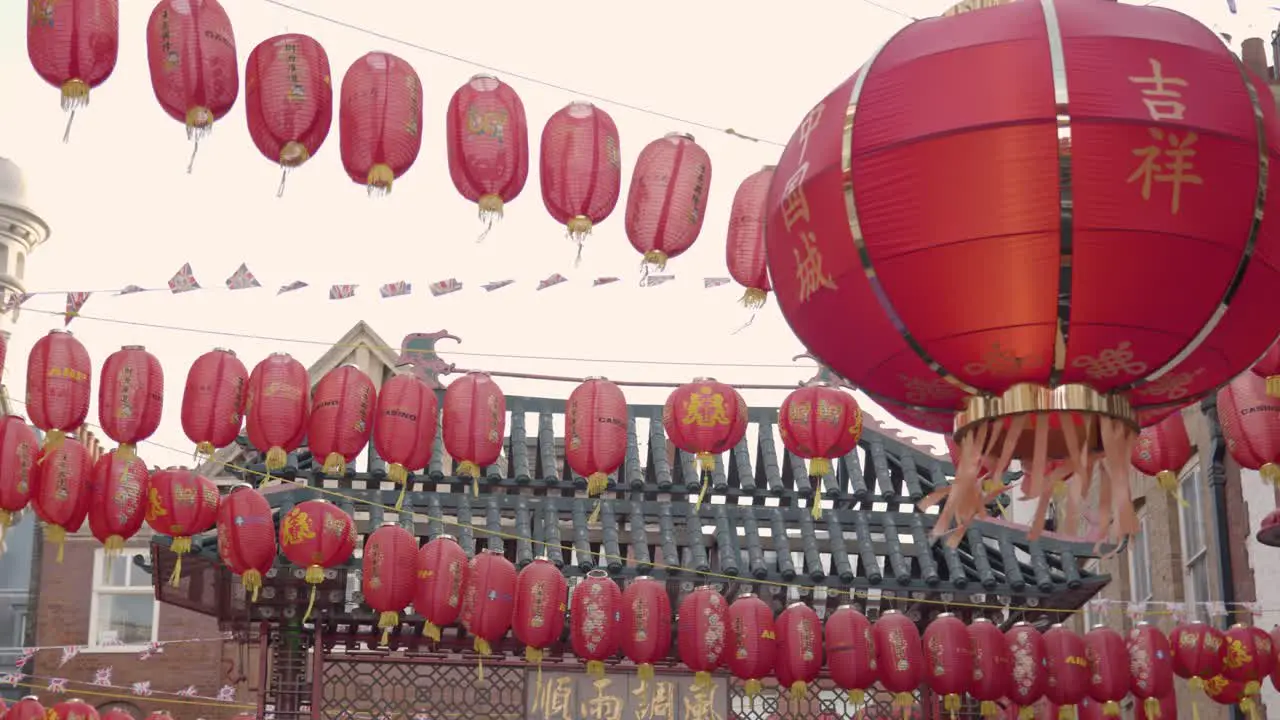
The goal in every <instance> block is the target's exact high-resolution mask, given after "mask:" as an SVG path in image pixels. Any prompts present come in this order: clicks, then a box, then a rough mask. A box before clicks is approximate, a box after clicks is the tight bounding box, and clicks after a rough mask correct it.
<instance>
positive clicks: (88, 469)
mask: <svg viewBox="0 0 1280 720" xmlns="http://www.w3.org/2000/svg"><path fill="white" fill-rule="evenodd" d="M92 473H93V465H92V462H91V461H90V459H89V451H88V450H86V449H85V447H84V445H82V444H80V442H79V441H78V440H75V439H73V438H63V439H62V440H61V441H60V442H59V443H58V444H57V445H56V446H54V447H51V448H47V449H46V450H45V451H44V456H43V457H42V458H41V460H40V480H39V482H37V483H36V486H35V488H33V489H32V492H31V507H33V508H35V511H36V516H37V517H39V518H40V519H41V520H42V521H44V523H45V528H44V530H45V539H47V540H48V541H50V542H52V543H53V544H55V545H57V546H58V556H57V562H58V563H61V562H62V554H63V549H64V545H65V543H66V539H67V535H69V534H72V533H75V532H78V531H79V530H80V526H81V525H83V524H84V519H85V516H86V515H87V514H88V513H89V477H90V475H91V474H92Z"/></svg>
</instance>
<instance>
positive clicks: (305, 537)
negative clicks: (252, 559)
mask: <svg viewBox="0 0 1280 720" xmlns="http://www.w3.org/2000/svg"><path fill="white" fill-rule="evenodd" d="M355 549H356V526H355V523H354V522H353V521H352V519H351V516H350V515H348V514H347V513H346V512H344V511H343V510H342V509H341V508H339V507H338V506H336V505H333V504H331V503H328V502H325V501H324V500H307V501H304V502H300V503H298V504H297V505H295V506H293V509H292V510H290V511H289V512H287V513H285V516H284V517H283V518H281V520H280V550H281V552H283V553H284V556H285V557H286V558H288V559H289V562H291V563H293V564H294V565H296V566H298V567H300V568H304V569H305V570H306V574H305V575H304V579H305V580H306V582H307V584H308V585H310V586H311V597H310V598H309V599H308V600H307V611H306V612H305V613H304V614H303V616H302V622H306V621H307V620H308V619H310V617H311V611H312V610H314V609H315V605H316V588H317V587H318V586H319V585H320V584H321V583H323V582H324V571H325V570H326V569H328V568H334V567H338V566H339V565H342V564H343V563H345V562H346V561H347V560H350V559H351V555H352V553H354V552H355Z"/></svg>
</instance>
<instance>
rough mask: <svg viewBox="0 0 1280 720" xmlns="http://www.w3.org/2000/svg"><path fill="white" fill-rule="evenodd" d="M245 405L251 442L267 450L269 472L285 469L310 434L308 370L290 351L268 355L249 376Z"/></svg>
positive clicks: (246, 429)
mask: <svg viewBox="0 0 1280 720" xmlns="http://www.w3.org/2000/svg"><path fill="white" fill-rule="evenodd" d="M244 407H245V410H244V414H245V431H246V432H247V433H248V435H249V443H250V444H252V445H253V446H254V447H255V448H257V449H258V451H259V452H266V465H267V473H268V474H270V472H271V471H272V470H282V469H284V466H285V464H286V463H288V462H289V453H291V452H293V451H294V450H297V449H298V448H299V447H300V446H301V445H302V440H303V438H305V437H306V434H307V419H308V417H309V416H310V415H311V381H310V379H309V378H308V376H307V369H306V368H304V367H302V363H300V362H298V361H297V360H294V359H293V357H291V356H290V355H289V354H288V353H272V354H271V355H268V356H267V358H266V359H265V360H263V361H262V362H260V363H258V364H257V365H256V366H254V368H253V374H252V375H250V376H249V392H248V396H247V397H246V399H245V406H244ZM268 479H270V478H269V477H268V478H265V479H264V480H263V483H264V484H265V483H266V480H268Z"/></svg>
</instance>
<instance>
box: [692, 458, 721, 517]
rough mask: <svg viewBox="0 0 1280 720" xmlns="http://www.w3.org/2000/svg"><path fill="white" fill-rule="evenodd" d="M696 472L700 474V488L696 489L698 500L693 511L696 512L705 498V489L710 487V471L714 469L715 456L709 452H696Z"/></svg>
mask: <svg viewBox="0 0 1280 720" xmlns="http://www.w3.org/2000/svg"><path fill="white" fill-rule="evenodd" d="M697 457H698V473H699V474H700V475H702V489H701V490H699V491H698V502H696V503H694V505H693V511H694V512H698V511H699V510H701V509H702V501H703V500H706V499H707V490H709V489H710V487H711V473H712V472H714V471H715V469H716V456H715V455H712V454H711V453H698V455H697Z"/></svg>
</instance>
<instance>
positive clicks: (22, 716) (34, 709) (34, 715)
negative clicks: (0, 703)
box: [4, 695, 47, 720]
mask: <svg viewBox="0 0 1280 720" xmlns="http://www.w3.org/2000/svg"><path fill="white" fill-rule="evenodd" d="M4 720H47V719H46V715H45V709H44V706H43V705H41V704H40V698H38V697H36V696H35V695H27V696H26V697H24V698H22V699H21V700H19V701H18V702H16V703H14V704H13V705H10V706H9V709H8V710H7V711H6V712H5V714H4Z"/></svg>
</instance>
